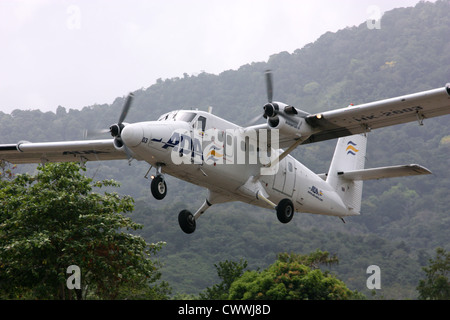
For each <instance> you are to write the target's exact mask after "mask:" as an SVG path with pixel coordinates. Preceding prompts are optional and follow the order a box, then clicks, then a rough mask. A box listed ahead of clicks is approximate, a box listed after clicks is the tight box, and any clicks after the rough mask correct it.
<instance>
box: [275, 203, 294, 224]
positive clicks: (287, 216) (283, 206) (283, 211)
mask: <svg viewBox="0 0 450 320" xmlns="http://www.w3.org/2000/svg"><path fill="white" fill-rule="evenodd" d="M276 210H277V217H278V220H279V221H280V222H281V223H288V222H290V221H291V220H292V218H293V217H294V205H293V204H292V201H291V200H289V199H283V200H281V201H280V203H279V204H278V206H277V207H276Z"/></svg>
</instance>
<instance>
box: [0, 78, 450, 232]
mask: <svg viewBox="0 0 450 320" xmlns="http://www.w3.org/2000/svg"><path fill="white" fill-rule="evenodd" d="M266 86H267V95H268V103H267V104H266V105H264V113H263V117H264V118H266V123H264V124H261V125H252V126H249V127H241V126H238V125H236V124H233V123H230V122H228V121H226V120H224V119H221V118H220V117H217V116H215V115H214V114H212V113H211V112H205V111H197V110H195V111H193V110H178V111H173V112H169V113H166V114H164V115H162V116H161V117H160V118H159V119H158V120H157V121H145V122H138V123H132V124H128V123H125V122H124V120H125V117H126V115H127V113H128V111H129V108H130V105H131V102H132V98H133V95H132V94H130V95H129V96H128V98H127V100H126V102H125V105H124V107H123V110H122V114H121V115H120V117H119V121H118V123H117V124H113V125H112V126H111V127H110V128H109V130H106V131H107V132H110V133H111V135H112V136H113V139H103V140H81V141H64V142H45V143H31V142H25V141H22V142H19V143H15V144H1V145H0V160H3V161H7V162H11V163H15V164H21V163H46V162H73V161H80V162H82V163H84V162H86V161H104V160H115V159H128V160H130V159H136V160H139V161H146V162H147V163H149V164H150V165H151V166H150V169H149V171H148V172H147V175H148V174H149V172H150V170H151V169H152V167H153V168H156V173H155V174H154V175H152V182H151V192H152V194H153V196H154V197H155V198H156V199H158V200H161V199H163V198H164V197H165V196H166V193H167V185H166V182H165V179H164V174H168V175H171V176H174V177H177V178H179V179H182V180H184V181H187V182H190V183H193V184H196V185H199V186H202V187H205V188H207V189H208V191H209V192H208V196H207V198H206V199H205V201H204V202H203V204H202V206H201V207H200V208H199V209H198V210H197V211H195V213H194V214H192V213H191V212H190V211H189V210H182V211H181V212H180V213H179V215H178V221H179V224H180V227H181V229H182V230H183V231H184V232H186V233H192V232H194V231H195V229H196V221H197V220H198V219H199V217H200V216H201V215H202V214H203V213H204V212H205V211H206V210H207V209H208V208H209V207H211V206H212V205H214V204H218V203H225V202H230V201H242V202H245V203H249V204H253V205H256V206H259V207H264V208H270V209H275V211H276V214H277V217H278V219H279V221H280V222H282V223H288V222H290V221H291V219H292V218H293V215H294V212H305V213H313V214H324V215H331V216H337V217H339V218H341V219H342V220H343V221H344V219H343V218H344V217H347V216H355V215H359V214H360V209H361V198H362V183H363V181H364V180H370V179H381V178H389V177H400V176H409V175H422V174H430V173H431V172H430V171H429V170H428V169H426V168H424V167H422V166H420V165H415V164H412V165H402V166H391V167H382V168H372V169H365V168H364V162H365V154H366V144H367V133H368V132H370V131H371V130H373V129H377V128H381V127H386V126H391V125H396V124H400V123H406V122H411V121H417V122H418V123H419V124H420V125H422V124H423V120H424V119H427V118H431V117H436V116H441V115H445V114H449V113H450V84H447V85H446V86H445V87H442V88H437V89H433V90H429V91H424V92H419V93H415V94H410V95H405V96H401V97H397V98H392V99H387V100H381V101H377V102H372V103H367V104H361V105H356V106H349V107H346V108H342V109H337V110H331V111H326V112H322V113H317V114H309V113H307V112H304V111H301V110H298V109H297V108H295V107H293V106H290V105H287V104H284V103H281V102H274V101H272V96H273V89H272V75H271V73H270V71H267V72H266ZM335 138H338V142H337V146H336V149H335V152H334V156H333V159H332V161H331V165H330V168H329V171H328V173H326V174H315V173H314V172H312V171H311V170H310V169H308V168H307V167H305V166H304V165H302V164H301V163H300V162H299V161H297V160H296V159H294V158H293V157H292V156H291V155H290V153H291V152H292V151H293V150H294V149H295V148H297V147H298V146H299V145H302V144H309V143H314V142H319V141H324V140H329V139H335ZM147 175H146V176H147ZM344 222H345V221H344Z"/></svg>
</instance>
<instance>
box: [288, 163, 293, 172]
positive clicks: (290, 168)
mask: <svg viewBox="0 0 450 320" xmlns="http://www.w3.org/2000/svg"><path fill="white" fill-rule="evenodd" d="M288 170H289V172H292V171H293V167H292V162H288Z"/></svg>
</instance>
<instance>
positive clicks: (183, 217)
mask: <svg viewBox="0 0 450 320" xmlns="http://www.w3.org/2000/svg"><path fill="white" fill-rule="evenodd" d="M178 223H179V224H180V228H181V230H183V231H184V233H187V234H191V233H193V232H194V231H195V227H196V223H195V218H194V216H193V215H192V213H190V212H189V211H188V210H182V211H181V212H180V213H179V214H178Z"/></svg>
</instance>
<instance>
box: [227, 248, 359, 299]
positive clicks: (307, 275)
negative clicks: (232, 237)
mask: <svg viewBox="0 0 450 320" xmlns="http://www.w3.org/2000/svg"><path fill="white" fill-rule="evenodd" d="M328 255H329V254H328V253H327V252H321V251H316V252H315V253H312V254H310V255H296V254H280V255H279V257H278V259H277V261H275V263H274V264H272V265H271V266H269V267H268V268H267V269H265V270H263V271H261V272H258V271H247V272H245V273H244V274H243V275H242V276H241V277H240V278H239V279H238V280H236V281H235V282H233V284H232V285H231V288H230V295H229V298H230V299H239V300H255V299H257V300H259V299H261V300H347V299H362V298H363V296H362V295H361V294H359V293H357V292H353V291H351V290H350V289H348V288H347V287H346V285H345V284H344V282H342V281H341V280H339V279H337V278H335V277H334V276H332V275H331V274H329V273H328V272H322V271H321V270H320V269H318V264H323V263H325V264H330V263H337V262H338V260H337V258H336V257H331V258H330V257H329V256H328Z"/></svg>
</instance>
